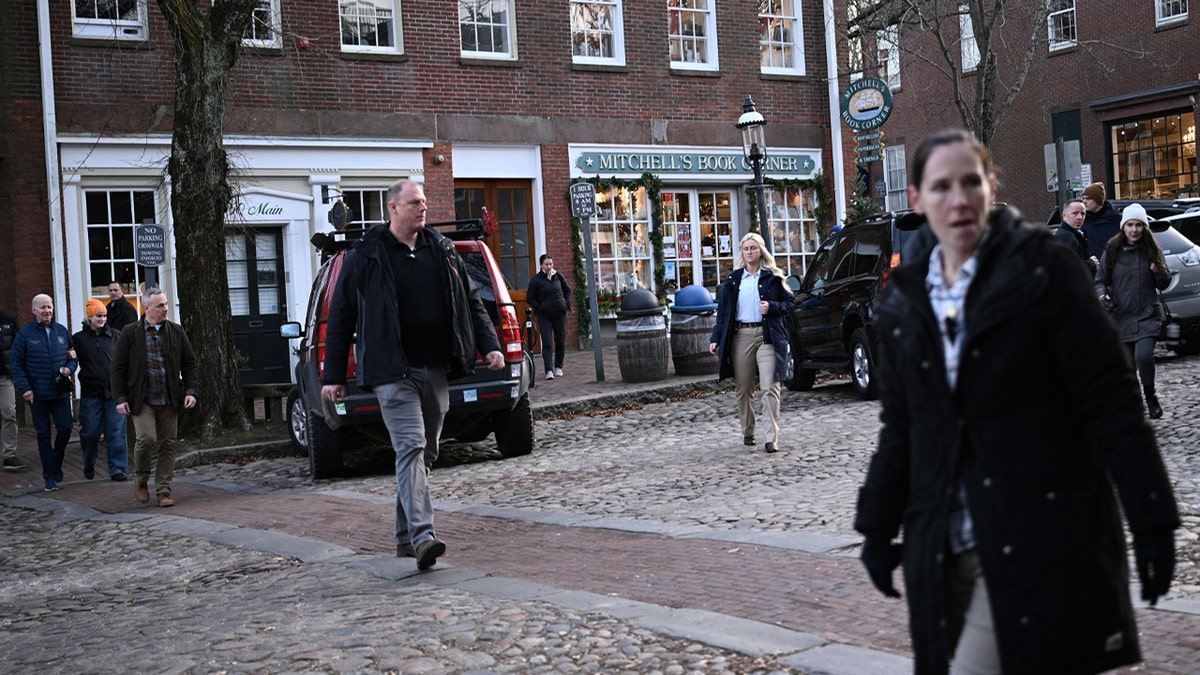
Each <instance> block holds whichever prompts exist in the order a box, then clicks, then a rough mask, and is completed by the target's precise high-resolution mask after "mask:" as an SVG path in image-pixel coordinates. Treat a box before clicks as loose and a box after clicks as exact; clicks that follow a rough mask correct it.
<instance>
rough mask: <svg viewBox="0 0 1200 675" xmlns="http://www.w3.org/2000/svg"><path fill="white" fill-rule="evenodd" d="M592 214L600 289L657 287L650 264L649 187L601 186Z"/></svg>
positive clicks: (609, 292)
mask: <svg viewBox="0 0 1200 675" xmlns="http://www.w3.org/2000/svg"><path fill="white" fill-rule="evenodd" d="M596 207H597V209H598V210H599V212H598V213H597V214H596V216H595V217H594V218H592V254H593V255H594V256H595V259H596V289H597V291H598V292H599V293H600V294H601V295H611V296H618V297H619V296H621V295H624V294H625V293H628V292H629V291H633V290H637V289H639V288H648V289H651V290H653V286H654V279H653V267H652V266H651V264H650V209H649V205H648V204H647V203H646V190H645V188H637V189H636V190H630V189H629V188H598V189H597V190H596Z"/></svg>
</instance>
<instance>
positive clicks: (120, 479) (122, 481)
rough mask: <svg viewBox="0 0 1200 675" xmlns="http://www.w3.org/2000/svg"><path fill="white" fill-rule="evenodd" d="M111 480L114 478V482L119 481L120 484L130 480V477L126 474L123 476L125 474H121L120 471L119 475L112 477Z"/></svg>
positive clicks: (115, 474)
mask: <svg viewBox="0 0 1200 675" xmlns="http://www.w3.org/2000/svg"><path fill="white" fill-rule="evenodd" d="M111 478H112V479H113V480H115V481H117V482H118V483H124V482H125V481H127V480H129V477H128V476H126V475H125V474H123V473H121V472H119V471H118V472H117V473H114V474H113V475H112V476H111Z"/></svg>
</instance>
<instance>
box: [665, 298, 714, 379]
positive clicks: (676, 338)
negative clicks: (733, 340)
mask: <svg viewBox="0 0 1200 675" xmlns="http://www.w3.org/2000/svg"><path fill="white" fill-rule="evenodd" d="M716 324H717V317H716V314H712V313H710V314H701V315H690V314H683V313H682V312H678V313H673V314H672V315H671V360H672V361H673V362H674V363H675V374H676V375H712V374H713V373H715V372H717V357H716V355H714V354H709V353H708V341H709V339H711V338H712V331H713V327H714V326H716Z"/></svg>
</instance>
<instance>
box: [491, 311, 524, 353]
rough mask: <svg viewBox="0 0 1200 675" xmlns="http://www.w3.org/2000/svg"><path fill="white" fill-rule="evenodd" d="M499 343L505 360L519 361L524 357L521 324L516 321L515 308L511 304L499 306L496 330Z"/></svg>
mask: <svg viewBox="0 0 1200 675" xmlns="http://www.w3.org/2000/svg"><path fill="white" fill-rule="evenodd" d="M496 336H497V337H499V338H500V344H501V345H503V347H504V360H505V361H520V360H521V359H522V358H524V354H523V352H524V349H523V347H522V345H521V324H520V323H519V322H518V321H517V309H516V307H513V306H512V305H502V306H501V307H500V328H499V329H497V330H496Z"/></svg>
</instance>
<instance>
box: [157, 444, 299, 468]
mask: <svg viewBox="0 0 1200 675" xmlns="http://www.w3.org/2000/svg"><path fill="white" fill-rule="evenodd" d="M250 456H262V457H270V458H273V459H274V458H279V457H299V456H300V455H299V454H297V453H296V450H295V449H294V448H293V447H292V441H291V440H290V439H288V440H282V441H264V442H262V443H247V444H245V445H230V446H227V447H224V448H199V449H197V450H189V451H188V452H185V453H183V454H181V455H179V456H177V457H176V458H175V468H176V469H186V468H190V467H193V466H200V465H202V464H214V463H216V462H225V461H231V460H238V459H242V458H244V457H250Z"/></svg>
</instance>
